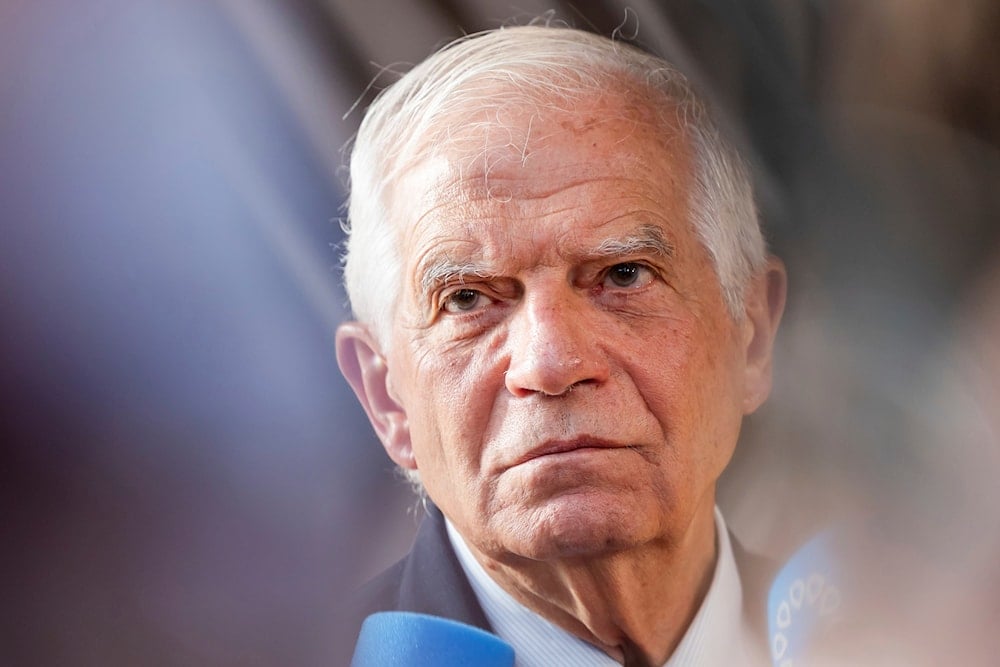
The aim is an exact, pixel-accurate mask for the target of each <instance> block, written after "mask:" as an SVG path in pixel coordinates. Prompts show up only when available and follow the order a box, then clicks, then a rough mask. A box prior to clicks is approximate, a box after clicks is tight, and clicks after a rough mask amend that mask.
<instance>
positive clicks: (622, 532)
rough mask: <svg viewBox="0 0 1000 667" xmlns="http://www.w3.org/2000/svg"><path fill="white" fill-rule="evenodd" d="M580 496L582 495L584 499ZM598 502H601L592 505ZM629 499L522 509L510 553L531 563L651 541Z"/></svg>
mask: <svg viewBox="0 0 1000 667" xmlns="http://www.w3.org/2000/svg"><path fill="white" fill-rule="evenodd" d="M584 495H586V494H584ZM595 500H602V501H603V502H594V501H595ZM640 507H641V505H638V504H636V503H635V502H634V501H632V500H631V499H621V498H613V499H610V500H605V499H595V498H586V497H584V498H581V497H578V496H577V494H571V495H567V496H563V497H560V498H557V499H553V500H551V501H549V502H547V503H546V504H545V505H544V506H542V507H536V508H531V509H530V510H525V516H524V518H523V523H522V522H519V523H521V526H520V528H521V529H520V530H516V531H514V535H513V537H514V539H513V542H514V543H515V544H512V545H510V546H511V547H512V548H511V549H510V550H511V551H512V552H514V553H517V554H519V555H521V556H524V557H527V558H531V559H533V560H551V559H556V558H581V557H598V556H606V555H611V554H614V553H617V552H621V551H626V550H628V549H633V548H636V547H639V546H641V545H643V544H645V543H648V542H650V541H652V540H654V539H656V534H655V531H654V530H653V529H652V528H653V527H652V526H651V524H650V522H648V521H646V520H644V516H645V515H646V514H647V513H646V512H643V511H642V510H641V509H640Z"/></svg>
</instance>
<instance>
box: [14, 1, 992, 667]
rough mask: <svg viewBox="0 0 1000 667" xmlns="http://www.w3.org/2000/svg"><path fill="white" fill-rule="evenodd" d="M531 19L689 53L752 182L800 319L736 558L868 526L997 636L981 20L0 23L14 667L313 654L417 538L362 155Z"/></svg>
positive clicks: (18, 7)
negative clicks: (414, 78) (459, 50)
mask: <svg viewBox="0 0 1000 667" xmlns="http://www.w3.org/2000/svg"><path fill="white" fill-rule="evenodd" d="M540 15H546V16H548V17H549V19H550V20H562V21H565V22H567V23H569V24H572V25H575V26H578V27H582V28H588V29H591V30H594V31H596V32H600V33H603V34H606V35H610V34H617V35H619V36H621V37H623V38H627V39H631V40H634V41H635V42H637V43H638V44H640V45H642V46H644V47H646V48H647V49H649V50H652V51H654V52H657V53H659V54H661V55H663V56H665V57H667V58H668V59H670V60H672V61H673V62H675V63H677V64H678V65H679V66H680V67H681V69H683V70H684V71H685V72H687V73H688V75H689V76H690V77H691V78H692V79H693V81H694V82H695V83H696V85H697V86H698V87H699V88H701V90H702V91H703V92H704V94H705V95H706V96H707V97H708V98H709V99H710V100H711V101H712V102H713V103H714V105H715V106H716V107H717V109H718V111H719V113H720V115H721V118H722V119H723V124H724V125H725V126H726V128H727V130H728V131H729V132H730V133H731V134H732V136H733V137H734V139H735V140H736V141H737V142H738V143H739V144H740V145H741V146H742V147H743V149H744V151H745V153H746V155H747V157H748V158H749V160H750V161H751V163H752V165H753V168H754V173H755V178H756V181H757V186H758V191H759V198H760V208H761V211H762V215H763V217H764V220H765V224H766V226H767V233H768V237H769V239H770V242H771V244H772V246H773V248H774V250H775V251H776V252H777V253H778V254H780V255H782V256H783V257H784V258H785V260H786V262H787V264H788V267H789V274H790V280H791V294H790V303H789V307H788V311H787V313H786V318H785V324H784V328H783V331H782V332H781V335H780V339H779V351H778V360H777V367H776V387H775V391H774V395H773V397H772V399H771V401H770V402H769V403H768V405H767V406H765V408H764V409H763V410H762V411H761V412H760V413H759V414H757V415H754V416H753V417H752V418H751V419H750V420H748V423H747V426H746V430H745V433H744V438H743V442H742V444H741V446H740V448H739V450H738V453H737V456H736V459H735V460H734V462H733V464H732V466H731V469H730V470H729V471H728V472H727V474H726V477H725V478H724V479H723V482H722V488H721V490H720V504H721V505H722V507H723V509H724V511H725V512H726V514H727V517H729V519H730V523H731V524H732V527H733V529H734V530H735V532H736V533H737V535H739V536H740V537H741V539H742V540H743V541H744V542H746V543H747V545H748V546H750V547H751V548H754V549H757V550H760V551H763V552H766V553H769V554H772V555H775V556H778V557H781V556H783V555H787V554H788V553H789V552H790V551H791V550H793V549H794V548H795V547H796V545H797V544H799V543H800V542H801V541H802V540H803V539H806V538H807V537H808V536H809V535H810V534H811V533H812V532H813V531H814V530H816V529H817V528H818V527H821V526H823V525H826V524H828V523H829V522H832V521H837V520H839V519H841V518H843V517H845V516H856V515H858V514H875V515H878V516H879V517H881V518H880V521H881V523H879V525H881V526H884V527H886V528H885V530H886V532H887V533H891V534H893V535H895V536H896V537H898V541H899V542H900V543H902V544H904V545H906V547H907V548H910V547H912V548H913V550H914V551H915V552H917V553H919V554H920V556H921V558H922V559H924V560H925V561H926V562H927V563H928V564H929V567H931V568H933V570H934V571H937V572H943V573H944V576H942V577H940V579H941V580H943V581H947V582H948V584H947V586H942V587H941V589H940V590H938V589H931V587H930V585H929V584H927V585H928V587H929V590H928V597H927V598H926V600H927V605H924V606H922V608H921V611H922V612H923V613H924V614H929V615H930V616H932V617H934V618H941V617H948V618H960V619H962V620H961V623H962V625H963V627H966V628H967V629H969V630H970V632H974V633H977V635H978V632H979V631H980V630H989V629H990V628H993V627H995V626H996V623H997V622H998V621H1000V608H998V604H997V602H996V600H997V599H1000V567H998V566H997V563H998V562H1000V484H998V482H997V479H998V477H1000V416H998V415H1000V380H998V377H1000V242H998V241H1000V225H998V220H997V218H998V215H1000V5H998V4H997V3H996V2H994V1H993V0H955V1H954V2H949V3H940V2H935V1H933V0H905V1H904V0H885V1H882V2H863V1H860V0H853V1H851V0H840V1H837V0H812V1H807V0H798V1H796V0H753V1H746V0H659V1H656V0H635V1H632V2H628V3H627V5H626V4H625V3H624V2H621V1H620V0H604V1H593V2H582V1H580V2H543V1H541V0H520V1H519V2H516V3H509V4H508V3H504V2H496V1H492V0H491V1H489V2H488V1H487V0H367V1H366V2H361V1H360V0H281V1H279V0H216V1H214V2H207V1H203V2H194V1H187V0H170V1H169V2H168V1H166V0H159V1H152V0H130V1H128V2H125V1H121V0H105V1H101V0H85V1H79V0H75V1H71V0H34V1H31V0H0V437H2V445H0V447H2V449H0V499H2V505H0V508H2V517H3V518H2V519H0V544H2V545H3V546H2V548H0V582H2V586H0V613H2V621H0V663H2V664H5V665H7V664H9V665H133V664H143V665H194V664H204V665H237V664H238V665H277V664H282V665H285V664H295V665H305V664H324V659H325V656H328V655H329V654H330V649H331V647H330V646H329V642H330V636H331V634H330V627H329V624H330V623H331V613H332V611H333V608H334V606H335V603H336V601H337V599H338V598H339V597H340V596H342V595H343V593H344V591H345V590H347V589H348V588H349V587H350V586H352V585H353V584H354V583H356V582H358V581H359V580H361V579H364V578H366V577H367V576H370V575H371V574H373V573H374V572H377V571H379V570H381V569H382V568H383V567H385V566H387V565H388V564H390V563H391V562H393V561H394V560H395V559H396V558H398V557H399V555H400V554H401V553H402V552H403V551H404V550H405V549H406V547H407V546H408V543H409V539H410V537H411V536H412V533H413V530H414V528H415V525H416V521H417V518H418V516H419V510H418V507H417V503H416V502H415V500H414V498H413V497H412V495H411V494H410V491H409V489H408V487H407V486H406V485H405V484H404V483H402V482H400V481H399V480H398V479H397V478H396V477H395V476H394V474H393V472H392V466H391V464H390V462H389V460H388V458H387V457H386V456H385V455H384V454H383V453H382V450H381V447H380V446H379V445H378V443H377V441H376V439H375V437H374V435H373V434H372V433H371V431H370V429H369V427H368V425H367V422H366V420H365V419H364V416H363V414H362V413H361V411H360V408H359V407H358V406H357V405H356V401H355V400H354V398H353V396H352V395H351V394H350V392H349V389H348V388H347V386H346V384H345V383H344V382H343V381H342V379H341V377H340V374H339V371H338V369H337V366H336V362H335V359H334V354H333V333H334V329H335V328H336V326H337V324H338V323H339V322H340V321H342V320H343V319H344V318H346V317H348V310H347V307H346V303H345V302H346V299H345V296H344V294H343V291H342V289H341V286H340V272H339V250H338V244H339V243H340V241H341V239H342V232H341V226H340V222H341V216H342V215H343V204H344V201H345V197H346V190H345V186H344V184H345V182H346V174H345V170H344V166H343V165H344V164H345V157H346V155H345V151H344V147H345V145H347V144H348V142H349V140H350V138H351V136H352V134H353V132H354V130H355V128H356V126H357V124H358V122H359V121H360V118H361V116H362V112H363V109H364V107H365V106H366V104H367V103H368V102H369V101H370V99H371V97H372V96H373V95H374V94H375V93H376V92H377V91H378V90H379V89H381V88H382V87H384V86H385V85H387V84H389V83H391V81H392V80H393V74H392V72H399V71H405V69H406V68H407V67H408V66H409V65H411V64H413V63H415V62H418V61H419V60H420V59H422V58H423V57H424V56H425V55H427V54H428V53H429V52H430V51H432V50H433V49H434V48H435V47H436V46H440V45H441V44H443V43H445V42H446V41H448V40H450V39H452V38H454V37H456V36H459V35H461V34H465V33H469V32H474V31H478V30H481V29H486V28H492V27H496V26H498V25H501V24H504V23H511V22H514V23H523V22H526V21H528V20H531V19H532V18H535V17H537V16H540ZM886 517H888V518H886ZM938 579H939V578H938V577H934V578H933V579H931V578H929V579H928V580H929V581H931V580H933V581H936V580H938ZM920 585H922V586H923V585H925V582H921V584H920ZM993 641H994V642H995V641H996V639H995V638H994V639H993Z"/></svg>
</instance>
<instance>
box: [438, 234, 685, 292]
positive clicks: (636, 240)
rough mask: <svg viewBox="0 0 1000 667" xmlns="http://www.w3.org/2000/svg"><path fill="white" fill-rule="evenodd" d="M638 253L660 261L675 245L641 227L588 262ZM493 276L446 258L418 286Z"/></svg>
mask: <svg viewBox="0 0 1000 667" xmlns="http://www.w3.org/2000/svg"><path fill="white" fill-rule="evenodd" d="M640 253H650V254H653V255H656V256H657V257H660V258H661V259H670V258H672V257H673V256H674V246H673V244H671V243H670V241H668V240H667V238H666V237H665V236H664V234H663V230H662V229H660V228H659V227H658V226H656V225H640V226H639V227H638V228H637V229H636V231H635V233H634V234H632V235H630V236H626V237H623V238H618V239H606V240H604V241H602V242H601V243H600V245H598V246H597V247H595V248H593V249H592V250H590V251H589V252H588V253H587V254H586V256H587V258H588V259H602V258H615V257H628V256H629V255H636V254H640ZM492 275H494V274H493V272H492V271H491V270H490V269H489V267H488V266H487V265H485V264H478V263H476V262H469V261H465V262H456V261H454V260H452V259H451V258H449V257H441V258H439V259H436V260H434V261H433V262H432V263H430V265H429V266H427V268H426V269H425V270H423V271H422V272H421V276H420V287H421V289H422V290H423V292H424V293H425V294H426V293H428V292H430V291H433V290H434V288H436V287H437V286H439V285H446V284H448V283H459V284H461V283H464V282H465V279H466V278H469V277H474V278H489V277H490V276H492Z"/></svg>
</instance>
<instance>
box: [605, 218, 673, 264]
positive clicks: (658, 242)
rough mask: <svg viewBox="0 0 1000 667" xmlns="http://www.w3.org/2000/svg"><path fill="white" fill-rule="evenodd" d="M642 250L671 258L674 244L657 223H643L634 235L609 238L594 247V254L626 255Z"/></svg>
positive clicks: (606, 255)
mask: <svg viewBox="0 0 1000 667" xmlns="http://www.w3.org/2000/svg"><path fill="white" fill-rule="evenodd" d="M641 252H652V253H653V254H654V255H657V256H659V257H662V258H663V259H669V258H671V257H673V256H674V246H673V244H671V243H670V241H668V240H667V239H666V237H664V235H663V230H662V229H660V228H659V227H657V226H656V225H642V226H641V227H639V229H638V230H637V233H636V234H634V235H632V236H626V237H625V238H622V239H607V240H606V241H604V242H602V243H601V245H599V246H597V247H596V248H594V250H593V251H592V254H593V255H594V256H596V257H624V256H627V255H633V254H636V253H641Z"/></svg>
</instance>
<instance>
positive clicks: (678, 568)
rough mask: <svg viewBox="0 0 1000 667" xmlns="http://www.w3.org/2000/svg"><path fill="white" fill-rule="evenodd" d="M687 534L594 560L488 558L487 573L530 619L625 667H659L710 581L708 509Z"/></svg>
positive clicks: (713, 551) (712, 544) (712, 558)
mask: <svg viewBox="0 0 1000 667" xmlns="http://www.w3.org/2000/svg"><path fill="white" fill-rule="evenodd" d="M702 514H704V515H705V516H698V517H696V519H695V520H694V521H692V523H691V524H690V526H689V528H688V531H687V532H686V533H685V534H684V535H683V536H682V537H681V538H680V539H674V540H659V541H655V542H650V543H646V544H642V545H640V546H637V547H634V548H630V549H626V550H622V551H616V552H614V553H610V554H601V555H598V556H595V557H586V556H583V557H582V556H578V555H575V556H573V557H571V558H565V559H553V560H546V561H537V560H530V559H524V558H517V557H508V558H504V559H502V561H501V560H498V559H494V558H490V557H489V556H487V555H485V554H483V553H481V552H479V551H478V550H477V549H475V548H474V547H471V545H470V549H471V550H472V553H473V555H474V556H475V557H476V559H477V560H478V561H479V562H480V564H481V565H482V566H483V567H484V568H485V570H486V572H488V573H489V575H490V576H491V577H492V578H493V579H494V580H495V581H496V582H497V583H498V584H499V585H500V586H501V587H503V588H504V589H505V590H506V591H507V592H508V593H510V594H511V595H512V596H513V597H514V598H515V599H516V600H518V601H519V602H520V603H521V604H523V605H525V606H526V607H528V608H529V609H531V610H532V611H534V612H536V613H538V614H539V615H541V616H542V617H544V618H546V619H548V620H549V621H551V622H552V623H554V624H556V625H558V626H560V627H561V628H563V629H564V630H566V631H568V632H570V633H572V634H574V635H576V636H578V637H580V638H581V639H584V640H585V641H588V642H590V643H592V644H594V645H596V646H598V647H600V648H601V649H603V650H604V651H605V652H606V653H608V654H609V655H610V656H612V657H613V658H615V659H616V660H618V661H620V662H622V663H623V664H625V665H627V666H635V667H642V666H645V665H662V664H663V663H664V662H666V660H667V659H668V658H669V657H670V655H671V654H672V653H673V652H674V650H675V649H676V648H677V645H678V644H679V643H680V641H681V638H682V637H683V636H684V633H685V632H686V630H687V628H688V626H689V625H690V624H691V622H692V620H693V619H694V616H695V614H696V613H697V611H698V609H699V607H700V606H701V603H702V601H703V600H704V598H705V595H706V594H707V592H708V589H709V586H710V584H711V581H712V575H713V573H714V569H715V562H716V558H717V545H716V539H715V516H714V512H713V508H712V507H709V508H708V511H707V512H703V513H702Z"/></svg>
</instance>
